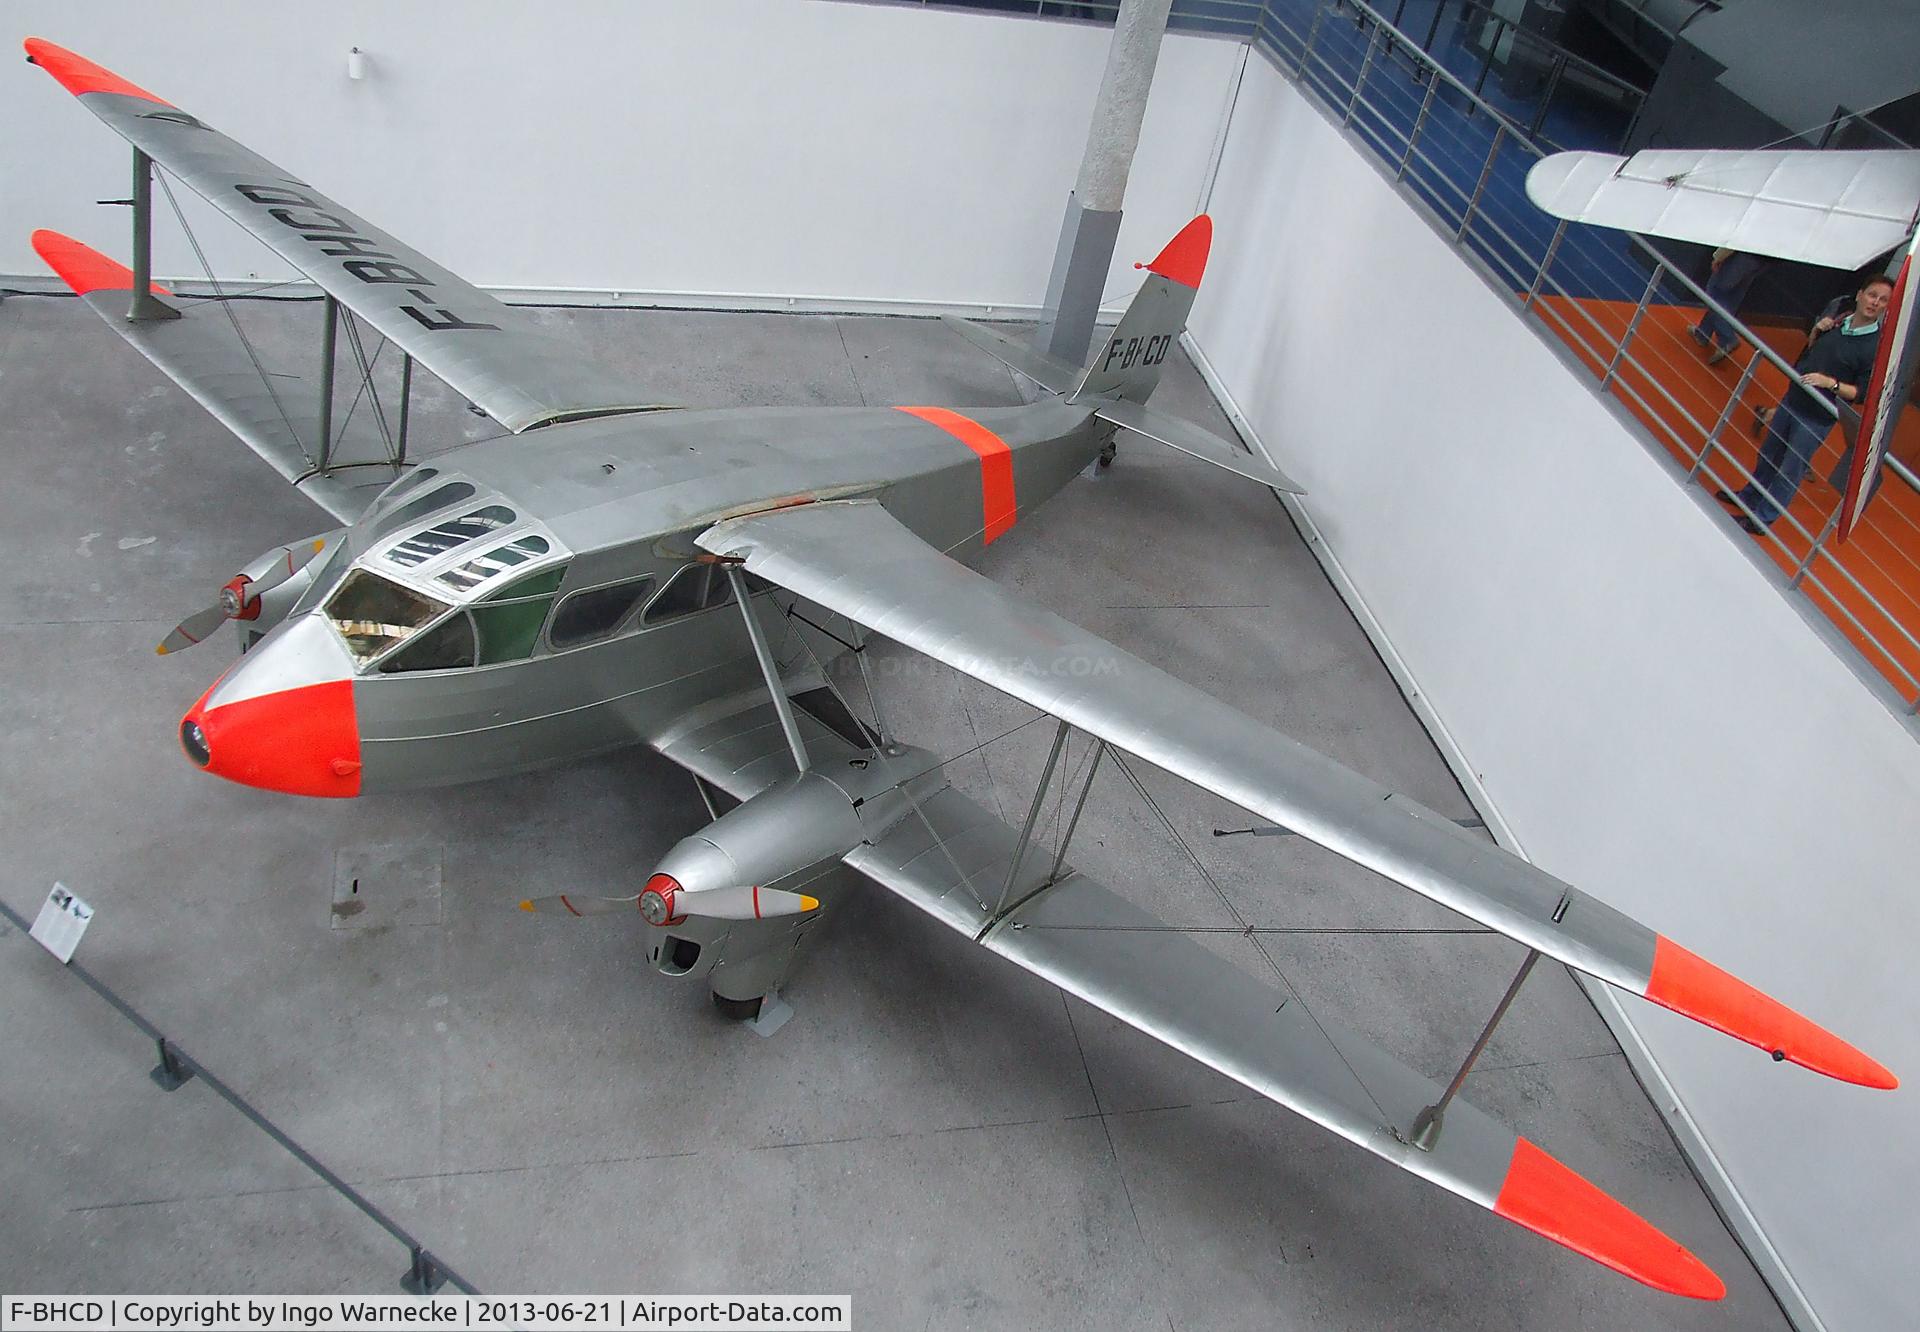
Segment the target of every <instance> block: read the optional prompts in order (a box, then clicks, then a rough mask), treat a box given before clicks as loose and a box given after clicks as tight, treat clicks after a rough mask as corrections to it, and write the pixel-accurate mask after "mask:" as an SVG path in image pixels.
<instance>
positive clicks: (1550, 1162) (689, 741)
mask: <svg viewBox="0 0 1920 1332" xmlns="http://www.w3.org/2000/svg"><path fill="white" fill-rule="evenodd" d="M794 701H795V703H796V704H797V705H798V718H799V723H800V729H801V731H802V733H803V736H804V740H805V744H806V747H807V750H808V752H809V753H810V754H812V755H814V756H816V758H817V759H818V760H820V761H828V762H830V761H832V760H834V759H836V758H840V757H851V756H855V755H858V754H861V753H870V754H871V755H872V756H873V757H874V758H875V759H877V760H878V761H880V762H885V761H886V758H885V755H884V754H883V753H882V752H881V751H880V750H878V749H873V750H862V749H860V748H858V747H857V746H855V745H854V744H853V743H852V742H851V741H849V740H848V739H846V738H845V737H844V736H843V735H842V734H841V733H840V731H841V730H843V729H845V728H838V729H835V728H830V727H829V726H827V725H826V724H824V723H823V722H822V721H821V720H819V719H818V718H815V717H812V716H810V715H809V714H808V712H807V710H806V700H805V698H804V697H799V698H796V699H795V700H794ZM654 747H655V748H656V749H658V750H659V751H660V752H661V753H662V754H664V755H665V756H666V757H668V758H670V759H672V760H674V761H675V762H676V763H678V764H680V765H681V766H682V767H684V768H686V769H687V770H688V771H690V772H691V773H693V774H694V775H695V776H696V777H699V778H701V779H702V780H704V781H707V782H710V783H712V784H713V785H714V786H717V787H719V788H720V789H722V790H724V791H726V792H728V793H729V794H730V795H733V796H735V797H737V798H739V799H741V800H746V799H749V798H751V797H752V796H754V795H757V794H758V793H759V792H761V791H763V790H765V789H766V788H767V787H768V786H770V785H772V784H773V783H774V782H775V781H777V780H779V779H780V778H781V777H782V776H785V775H787V774H789V773H791V772H792V770H793V762H792V759H791V758H790V757H789V751H788V748H787V744H786V740H785V738H784V736H783V734H782V731H781V726H780V720H779V717H778V715H777V714H776V712H775V710H774V707H773V704H772V703H771V702H770V701H768V700H767V699H766V696H765V695H764V693H757V694H754V695H748V696H743V697H741V698H739V699H735V700H731V701H729V702H728V703H727V704H724V705H721V706H719V707H716V708H714V709H711V710H709V711H707V712H705V713H702V714H697V715H695V716H694V717H692V718H689V719H688V720H687V721H686V722H685V723H684V724H682V725H681V726H680V727H678V728H676V729H675V730H674V731H673V732H672V733H670V734H668V735H666V736H662V737H659V738H657V739H656V740H655V742H654ZM919 775H920V774H919V773H918V772H902V773H901V774H900V779H901V781H902V782H904V781H906V780H907V779H908V778H911V777H916V776H919ZM914 803H915V808H914V811H913V813H912V814H910V815H908V816H907V817H906V818H904V819H902V820H901V821H900V822H899V823H898V824H896V825H895V826H894V827H893V829H892V830H891V831H889V832H888V833H887V834H886V835H885V836H883V837H881V838H880V839H879V840H878V841H876V842H873V843H871V844H868V845H863V846H861V847H859V848H857V849H856V850H854V851H853V852H852V854H850V855H848V856H847V857H846V863H847V864H849V865H852V866H853V867H854V868H856V869H858V870H860V871H861V872H862V873H864V874H866V875H867V876H868V877H869V878H872V879H873V880H875V881H876V882H878V883H880V884H881V885H883V886H884V887H886V888H888V889H890V890H891V891H893V892H894V893H896V894H898V895H899V896H901V897H903V898H905V899H906V900H907V901H908V902H911V903H912V904H913V905H914V906H916V907H918V908H920V909H921V910H922V911H925V912H927V913H928V914H929V915H931V916H932V917H933V918H934V919H936V920H938V921H940V922H941V923H942V924H944V925H946V926H948V927H950V928H951V929H953V930H955V931H956V932H958V933H959V934H961V935H962V936H964V937H966V938H968V939H971V940H973V941H974V942H976V943H979V944H981V945H982V946H984V947H986V948H987V949H989V950H990V951H992V952H995V953H998V954H999V955H1000V956H1002V957H1004V958H1006V959H1007V960H1008V961H1010V962H1013V963H1015V964H1016V965H1018V966H1021V967H1024V968H1025V969H1026V970H1028V971H1031V972H1033V973H1034V974H1035V975H1037V976H1042V977H1044V978H1045V979H1047V980H1049V981H1051V982H1053V983H1054V984H1055V985H1058V986H1059V987H1060V988H1061V989H1063V990H1066V991H1067V992H1068V993H1070V994H1072V995H1074V996H1076V997H1077V998H1080V999H1082V1000H1084V1001H1086V1002H1087V1003H1089V1004H1092V1005H1093V1006H1094V1007H1096V1008H1099V1009H1101V1010H1103V1011H1105V1012H1108V1013H1111V1014H1113V1015H1114V1016H1115V1017H1117V1018H1119V1019H1121V1020H1122V1021H1124V1022H1126V1023H1128V1024H1130V1025H1132V1026H1134V1027H1137V1028H1138V1029H1140V1030H1141V1031H1143V1032H1146V1033H1147V1034H1148V1035H1150V1036H1153V1037H1155V1038H1157V1039H1159V1040H1161V1041H1164V1042H1166V1043H1167V1044H1168V1045H1170V1046H1172V1047H1173V1048H1174V1049H1176V1050H1179V1051H1181V1052H1182V1053H1184V1054H1187V1055H1189V1056H1191V1057H1192V1058H1194V1059H1197V1060H1199V1061H1200V1062H1201V1063H1203V1064H1205V1065H1207V1066H1208V1067H1210V1068H1213V1069H1217V1070H1218V1071H1220V1072H1221V1073H1224V1074H1226V1075H1227V1076H1228V1077H1230V1078H1232V1079H1234V1080H1235V1081H1237V1082H1239V1083H1241V1084H1243V1085H1245V1086H1247V1087H1249V1088H1251V1089H1253V1090H1254V1091H1256V1092H1258V1093H1260V1094H1261V1095H1262V1096H1265V1097H1267V1098H1268V1099H1270V1100H1273V1101H1277V1102H1278V1103H1279V1104H1281V1105H1284V1106H1286V1107H1287V1108H1288V1109H1290V1110H1293V1111H1295V1112H1297V1113H1299V1114H1301V1115H1304V1116H1306V1117H1307V1118H1308V1119H1311V1120H1312V1121H1314V1122H1315V1123H1316V1124H1319V1125H1321V1126H1322V1127H1324V1128H1327V1129H1330V1130H1332V1131H1333V1132H1335V1133H1337V1134H1339V1135H1340V1136H1341V1137H1343V1138H1345V1139H1347V1140H1348V1141H1349V1142H1352V1143H1354V1144H1356V1145H1357V1146H1360V1147H1364V1148H1365V1149H1366V1150H1368V1151H1370V1152H1372V1153H1374V1154H1375V1155H1376V1156H1380V1157H1384V1158H1385V1159H1386V1160H1389V1161H1391V1162H1393V1163H1394V1164H1395V1165H1397V1166H1399V1167H1401V1168H1402V1169H1404V1170H1409V1171H1412V1172H1413V1173H1414V1174H1416V1175H1419V1176H1421V1177H1422V1178H1424V1179H1427V1180H1430V1181H1431V1182H1433V1183H1435V1184H1438V1185H1439V1186H1440V1187H1441V1188H1444V1189H1447V1190H1448V1191H1449V1192H1452V1193H1457V1194H1459V1195H1460V1196H1461V1197H1463V1198H1467V1199H1469V1200H1471V1201H1472V1202H1475V1203H1478V1204H1479V1205H1480V1206H1482V1207H1484V1208H1486V1209H1488V1210H1489V1211H1491V1212H1494V1213H1495V1214H1496V1215H1499V1216H1503V1217H1505V1218H1507V1219H1508V1220H1509V1221H1513V1222H1516V1223H1517V1224H1519V1225H1522V1226H1525V1227H1527V1228H1528V1229H1530V1230H1533V1231H1537V1232H1538V1233H1540V1234H1542V1235H1545V1236H1546V1237H1547V1238H1549V1239H1551V1240H1554V1241H1556V1242H1558V1243H1560V1244H1564V1245H1566V1246H1567V1247H1568V1248H1570V1249H1573V1250H1574V1251H1575V1252H1577V1253H1581V1254H1584V1255H1586V1256H1587V1257H1589V1258H1592V1259H1594V1260H1595V1261H1596V1262H1600V1263H1603V1264H1605V1265H1606V1266H1608V1267H1611V1268H1613V1269H1614V1270H1615V1271H1618V1272H1621V1273H1623V1274H1625V1275H1627V1276H1630V1277H1632V1278H1634V1279H1635V1280H1636V1281H1641V1282H1644V1283H1646V1284H1647V1285H1649V1286H1652V1287H1654V1288H1655V1289H1657V1290H1663V1291H1667V1292H1670V1293H1672V1294H1676V1295H1685V1296H1689V1297H1692V1298H1695V1299H1719V1298H1720V1297H1721V1296H1722V1295H1724V1294H1725V1290H1726V1288H1725V1287H1724V1286H1723V1285H1722V1284H1721V1281H1720V1279H1719V1278H1718V1277H1717V1276H1715V1275H1714V1273H1713V1272H1712V1271H1711V1270H1710V1269H1709V1268H1708V1267H1707V1266H1706V1265H1705V1264H1704V1263H1702V1262H1701V1261H1700V1260H1699V1259H1698V1258H1696V1257H1694V1255H1693V1254H1692V1253H1690V1252H1689V1251H1688V1250H1687V1249H1685V1248H1684V1247H1682V1246H1681V1245H1680V1244H1679V1243H1677V1242H1676V1241H1674V1240H1673V1239H1671V1238H1669V1237H1668V1236H1666V1235H1665V1234H1663V1233H1661V1232H1660V1231H1659V1230H1658V1229H1656V1228H1655V1227H1654V1226H1653V1225H1651V1224H1650V1223H1648V1222H1647V1221H1645V1220H1643V1219H1642V1218H1641V1217H1639V1216H1638V1215H1636V1214H1635V1213H1634V1212H1632V1211H1631V1210H1629V1209H1628V1208H1627V1207H1626V1206H1624V1205H1623V1204H1621V1203H1619V1202H1617V1201H1615V1200H1614V1199H1613V1198H1612V1197H1610V1196H1608V1195H1607V1194H1605V1193H1603V1192H1601V1190H1600V1189H1598V1188H1596V1187H1595V1186H1594V1185H1593V1184H1591V1183H1589V1182H1588V1181H1587V1180H1585V1179H1584V1178H1582V1177H1581V1176H1580V1175H1578V1174H1575V1173H1574V1172H1573V1171H1572V1170H1570V1169H1568V1168H1567V1167H1566V1166H1564V1165H1562V1164H1560V1162H1558V1161H1556V1160H1555V1159H1554V1158H1553V1157H1551V1156H1549V1155H1548V1154H1547V1153H1546V1152H1544V1151H1542V1150H1541V1149H1540V1148H1539V1147H1536V1146H1535V1145H1534V1144H1533V1143H1531V1142H1529V1141H1528V1140H1527V1139H1525V1138H1522V1137H1520V1136H1518V1135H1517V1134H1515V1133H1514V1132H1513V1131H1512V1130H1510V1129H1507V1128H1505V1127H1503V1126H1502V1125H1501V1124H1499V1123H1498V1122H1496V1121H1495V1120H1493V1119H1492V1118H1490V1117H1489V1116H1487V1115H1486V1114H1485V1113H1484V1112H1482V1111H1480V1110H1478V1109H1476V1108H1475V1107H1473V1106H1472V1105H1469V1104H1467V1103H1466V1102H1464V1101H1461V1100H1459V1099H1458V1098H1456V1099H1455V1100H1454V1101H1453V1102H1452V1103H1451V1104H1450V1106H1449V1107H1448V1109H1447V1112H1446V1124H1445V1128H1444V1130H1443V1131H1442V1132H1441V1133H1440V1134H1439V1136H1438V1138H1437V1139H1435V1140H1433V1141H1432V1143H1431V1145H1430V1146H1429V1147H1419V1146H1415V1145H1413V1143H1412V1141H1411V1139H1412V1137H1413V1133H1412V1126H1413V1123H1414V1121H1415V1119H1416V1118H1417V1117H1418V1116H1419V1115H1420V1112H1421V1111H1422V1110H1423V1109H1424V1108H1426V1107H1428V1106H1431V1105H1433V1104H1434V1103H1435V1102H1437V1101H1438V1100H1439V1099H1440V1097H1441V1093H1442V1088H1441V1087H1440V1086H1439V1085H1438V1084H1437V1083H1434V1082H1431V1081H1429V1080H1428V1079H1427V1078H1426V1077H1424V1076H1423V1075H1421V1074H1420V1073H1417V1072H1415V1071H1414V1070H1413V1069H1411V1068H1408V1067H1407V1066H1406V1065H1404V1064H1401V1063H1399V1062H1398V1061H1397V1060H1395V1059H1394V1058H1393V1057H1392V1056H1391V1055H1389V1054H1387V1053H1386V1052H1385V1051H1384V1050H1381V1049H1380V1048H1379V1047H1378V1046H1375V1045H1373V1044H1372V1043H1371V1042H1369V1041H1367V1040H1366V1039H1365V1038H1363V1037H1361V1036H1359V1035H1357V1034H1355V1033H1354V1032H1352V1031H1350V1030H1348V1029H1347V1028H1345V1027H1343V1026H1341V1025H1339V1024H1338V1023H1335V1022H1331V1021H1329V1020H1327V1019H1326V1018H1324V1017H1321V1016H1319V1015H1317V1014H1314V1013H1311V1012H1309V1011H1308V1009H1307V1006H1306V1004H1305V1003H1304V1002H1302V1001H1300V1000H1299V998H1298V996H1296V995H1293V994H1291V993H1289V992H1288V991H1287V990H1285V989H1282V988H1279V987H1278V986H1276V985H1275V984H1273V983H1272V981H1271V980H1269V979H1261V978H1257V977H1255V976H1251V975H1249V974H1247V973H1245V972H1243V971H1241V970H1239V969H1238V968H1236V967H1233V966H1232V965H1230V964H1228V963H1226V962H1224V961H1222V960H1221V958H1220V957H1219V956H1218V955H1216V954H1215V953H1213V952H1212V951H1211V950H1209V949H1208V948H1206V947H1205V946H1204V945H1202V944H1200V943H1199V942H1197V941H1196V940H1194V939H1193V938H1191V937H1190V936H1187V935H1184V934H1181V933H1179V932H1178V931H1177V930H1175V929H1173V928H1171V927H1169V926H1167V925H1166V924H1165V923H1164V922H1162V921H1160V920H1158V919H1156V918H1155V917H1153V916H1151V915H1149V914H1148V913H1146V912H1145V911H1142V910H1141V909H1140V908H1138V907H1136V906H1134V905H1132V904H1131V903H1130V902H1128V901H1127V900H1126V899H1124V898H1122V897H1121V896H1120V895H1118V894H1117V893H1115V892H1113V891H1112V890H1111V889H1109V888H1106V887H1104V886H1103V885H1101V884H1099V883H1097V882H1095V881H1094V880H1093V879H1090V878H1088V877H1087V876H1086V875H1084V874H1082V873H1080V872H1079V871H1078V870H1076V869H1074V868H1073V867H1072V866H1071V865H1067V864H1062V865H1061V866H1059V868H1058V871H1057V872H1056V871H1055V869H1054V866H1053V864H1052V860H1051V857H1050V856H1047V855H1041V854H1038V850H1037V848H1032V847H1029V849H1028V851H1027V853H1026V855H1025V856H1023V857H1021V865H1020V869H1019V872H1018V873H1017V874H1013V875H1011V876H1010V875H1009V870H1010V869H1011V868H1012V865H1013V861H1014V857H1015V854H1016V852H1017V850H1018V849H1019V838H1018V836H1017V835H1016V833H1015V832H1014V830H1013V829H1012V828H1010V827H1008V826H1007V825H1006V824H1005V823H1002V822H1001V821H1000V820H999V819H998V818H996V817H995V816H994V815H992V814H990V813H988V812H987V811H986V810H985V809H983V808H982V807H981V806H979V805H978V804H976V803H974V802H973V801H972V800H970V799H968V798H967V797H966V796H964V795H962V794H961V793H960V792H959V791H956V790H955V789H954V788H953V787H951V786H944V785H943V786H940V787H938V788H937V789H936V790H934V791H933V792H931V793H930V794H926V795H923V796H921V797H919V798H918V799H916V801H915V802H914ZM1009 884H1011V889H1010V890H1009V891H1008V892H1007V893H1006V898H1007V900H1008V901H1012V902H1014V903H1016V905H1015V906H1014V907H1013V909H1011V910H1008V911H1005V912H999V911H996V910H995V909H994V908H993V907H992V906H990V905H989V904H990V903H992V902H993V901H994V900H995V899H996V897H998V896H999V895H1000V894H1001V892H1002V889H1003V888H1005V887H1007V885H1009Z"/></svg>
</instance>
